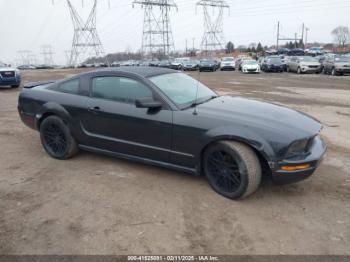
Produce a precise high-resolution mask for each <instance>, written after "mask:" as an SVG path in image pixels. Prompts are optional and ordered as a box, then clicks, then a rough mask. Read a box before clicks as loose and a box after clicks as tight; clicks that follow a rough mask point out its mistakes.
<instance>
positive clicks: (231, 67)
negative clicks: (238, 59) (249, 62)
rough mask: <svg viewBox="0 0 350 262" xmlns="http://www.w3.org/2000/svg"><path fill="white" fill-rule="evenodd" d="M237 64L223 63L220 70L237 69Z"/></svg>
mask: <svg viewBox="0 0 350 262" xmlns="http://www.w3.org/2000/svg"><path fill="white" fill-rule="evenodd" d="M235 69H236V66H235V65H222V66H221V67H220V70H235Z"/></svg>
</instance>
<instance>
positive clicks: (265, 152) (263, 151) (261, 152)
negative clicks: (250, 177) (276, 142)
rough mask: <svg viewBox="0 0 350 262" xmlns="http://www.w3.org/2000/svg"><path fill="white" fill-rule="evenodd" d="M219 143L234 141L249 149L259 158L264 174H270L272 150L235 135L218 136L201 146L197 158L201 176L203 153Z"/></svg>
mask: <svg viewBox="0 0 350 262" xmlns="http://www.w3.org/2000/svg"><path fill="white" fill-rule="evenodd" d="M221 141H235V142H240V143H242V144H244V145H246V146H248V147H249V148H251V149H252V150H253V151H254V152H255V154H256V155H257V157H258V158H259V161H260V164H261V168H262V169H263V170H264V171H265V173H267V172H268V173H270V172H271V169H270V165H269V162H270V160H271V157H270V155H271V154H272V148H271V147H269V146H268V145H266V143H265V142H263V143H261V142H257V141H254V140H252V139H248V138H245V137H242V136H237V135H220V136H216V137H213V138H212V139H210V140H209V141H208V142H207V143H206V144H204V145H203V147H202V148H201V150H200V153H199V156H198V165H199V168H198V171H199V174H202V173H203V172H202V171H203V161H204V159H203V158H204V153H205V151H206V150H207V149H208V148H209V147H210V146H212V145H214V144H216V143H218V142H221Z"/></svg>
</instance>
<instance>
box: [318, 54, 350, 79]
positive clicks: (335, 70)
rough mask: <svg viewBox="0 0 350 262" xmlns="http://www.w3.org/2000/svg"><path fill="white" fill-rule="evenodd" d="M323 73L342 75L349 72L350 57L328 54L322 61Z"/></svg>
mask: <svg viewBox="0 0 350 262" xmlns="http://www.w3.org/2000/svg"><path fill="white" fill-rule="evenodd" d="M323 73H324V74H331V75H343V74H349V73H350V57H348V56H345V55H344V56H340V55H336V56H329V57H327V58H326V59H325V60H324V62H323Z"/></svg>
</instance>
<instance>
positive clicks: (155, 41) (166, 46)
mask: <svg viewBox="0 0 350 262" xmlns="http://www.w3.org/2000/svg"><path fill="white" fill-rule="evenodd" d="M135 4H138V5H141V7H142V8H143V9H144V19H143V36H142V47H141V52H142V54H143V55H147V54H149V55H150V56H152V57H153V56H154V55H155V54H156V53H161V54H162V55H165V56H169V54H170V52H171V51H175V47H174V39H173V34H172V30H171V25H170V16H169V12H170V10H171V8H176V9H177V5H176V4H175V2H174V1H173V0H135V1H134V2H133V5H135Z"/></svg>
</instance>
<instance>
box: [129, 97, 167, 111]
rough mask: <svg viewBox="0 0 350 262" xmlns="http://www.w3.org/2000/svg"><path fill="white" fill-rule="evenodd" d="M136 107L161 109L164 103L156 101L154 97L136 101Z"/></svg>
mask: <svg viewBox="0 0 350 262" xmlns="http://www.w3.org/2000/svg"><path fill="white" fill-rule="evenodd" d="M135 105H136V107H137V108H149V109H154V108H160V107H162V105H163V104H162V103H161V102H159V101H155V100H154V99H153V98H152V97H145V98H140V99H137V100H136V101H135Z"/></svg>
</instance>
